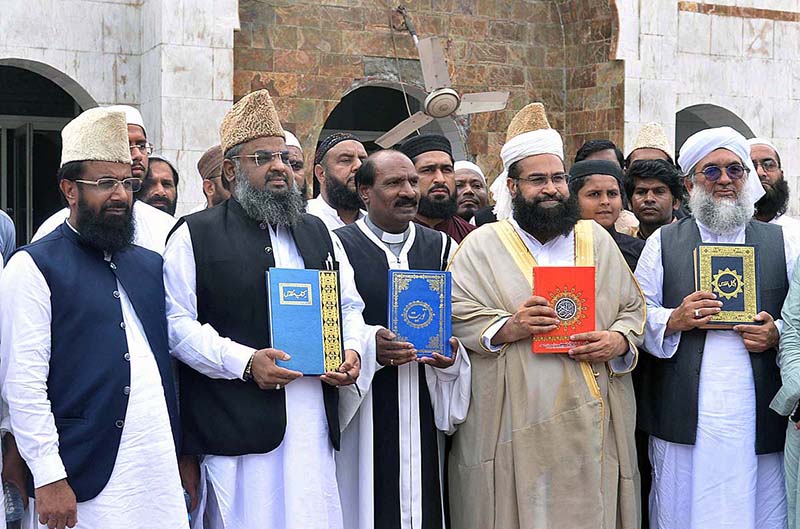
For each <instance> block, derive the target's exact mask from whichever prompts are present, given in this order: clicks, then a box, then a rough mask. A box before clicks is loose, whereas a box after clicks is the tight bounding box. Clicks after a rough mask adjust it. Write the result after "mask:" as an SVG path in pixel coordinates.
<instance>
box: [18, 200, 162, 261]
mask: <svg viewBox="0 0 800 529" xmlns="http://www.w3.org/2000/svg"><path fill="white" fill-rule="evenodd" d="M67 218H69V208H64V209H62V210H60V211H56V212H55V213H53V214H52V215H51V216H50V217H49V218H48V219H47V220H46V221H44V222H43V223H42V225H41V226H39V229H38V230H36V233H35V234H34V235H33V238H32V239H31V242H34V241H38V240H39V239H41V238H42V237H44V236H45V235H48V234H49V233H50V232H52V231H53V230H55V229H56V228H58V227H59V226H61V225H62V224H63V223H64V221H65V220H67ZM133 222H134V231H133V244H135V245H137V246H141V247H142V248H147V249H148V250H150V251H153V252H156V253H157V254H159V255H162V254H163V253H164V245H166V243H167V236H168V235H169V232H170V231H171V230H172V228H173V226H175V222H176V219H175V218H174V217H173V216H172V215H169V214H168V213H164V212H163V211H161V210H160V209H157V208H154V207H153V206H151V205H149V204H145V203H144V202H142V201H141V200H134V201H133Z"/></svg>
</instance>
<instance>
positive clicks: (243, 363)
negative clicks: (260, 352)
mask: <svg viewBox="0 0 800 529" xmlns="http://www.w3.org/2000/svg"><path fill="white" fill-rule="evenodd" d="M255 352H256V350H255V349H253V348H252V347H247V346H245V345H242V344H238V343H236V342H234V341H231V343H230V345H229V347H228V350H227V351H226V354H225V358H224V360H223V365H224V367H225V370H226V371H228V372H229V373H230V374H231V375H233V376H234V377H236V378H238V379H240V380H243V379H242V376H244V370H245V369H246V368H247V363H248V362H250V357H252V356H253V353H255Z"/></svg>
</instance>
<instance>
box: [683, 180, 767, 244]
mask: <svg viewBox="0 0 800 529" xmlns="http://www.w3.org/2000/svg"><path fill="white" fill-rule="evenodd" d="M689 209H691V211H692V215H694V217H695V218H696V219H697V220H699V221H700V222H702V223H703V225H704V226H706V227H707V228H708V229H709V230H711V231H712V232H713V233H716V234H718V235H722V234H726V233H733V232H734V231H736V230H738V229H739V228H741V227H742V226H744V225H745V224H747V222H748V221H749V220H750V219H751V218H752V217H753V212H754V211H755V208H754V207H753V199H752V198H751V197H750V193H749V192H748V191H747V188H746V187H745V186H742V190H741V191H740V192H739V194H738V196H737V197H736V200H726V199H720V200H716V199H715V198H714V196H713V195H711V194H709V193H706V190H705V189H704V188H703V187H701V186H697V185H696V186H694V189H692V192H691V194H690V195H689Z"/></svg>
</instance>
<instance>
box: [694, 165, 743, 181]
mask: <svg viewBox="0 0 800 529" xmlns="http://www.w3.org/2000/svg"><path fill="white" fill-rule="evenodd" d="M724 170H725V173H726V174H727V175H728V178H730V179H731V180H741V179H742V178H744V177H745V175H746V174H747V173H749V172H750V169H748V168H747V167H745V166H744V165H742V164H738V163H732V164H730V165H729V166H727V167H725V168H724ZM722 171H723V168H722V167H719V166H716V165H709V166H708V167H706V168H705V169H703V170H702V171H698V172H696V173H694V174H696V175H697V174H700V173H703V176H705V177H706V180H708V181H709V182H716V181H717V180H719V179H720V178H722Z"/></svg>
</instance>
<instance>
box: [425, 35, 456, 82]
mask: <svg viewBox="0 0 800 529" xmlns="http://www.w3.org/2000/svg"><path fill="white" fill-rule="evenodd" d="M417 49H418V50H419V62H420V65H421V66H422V78H423V79H424V80H425V90H426V91H427V92H428V93H431V92H433V91H434V90H436V89H438V88H448V87H449V86H450V72H449V71H448V70H447V62H445V60H444V50H443V49H442V45H441V44H440V43H439V39H438V37H428V38H424V39H422V40H420V41H419V45H418V46H417Z"/></svg>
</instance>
